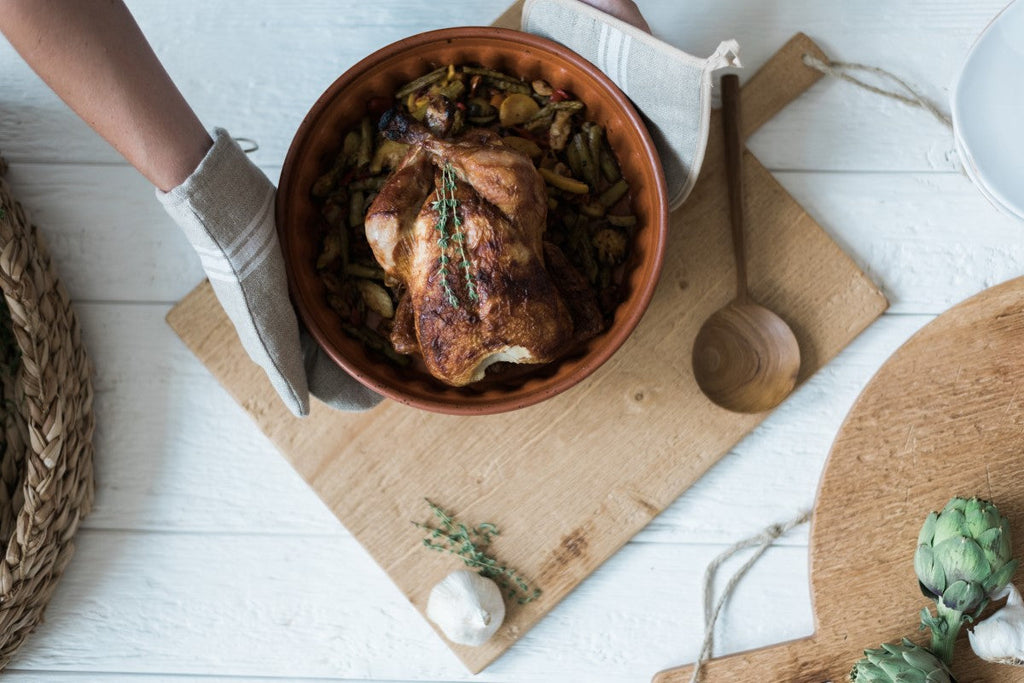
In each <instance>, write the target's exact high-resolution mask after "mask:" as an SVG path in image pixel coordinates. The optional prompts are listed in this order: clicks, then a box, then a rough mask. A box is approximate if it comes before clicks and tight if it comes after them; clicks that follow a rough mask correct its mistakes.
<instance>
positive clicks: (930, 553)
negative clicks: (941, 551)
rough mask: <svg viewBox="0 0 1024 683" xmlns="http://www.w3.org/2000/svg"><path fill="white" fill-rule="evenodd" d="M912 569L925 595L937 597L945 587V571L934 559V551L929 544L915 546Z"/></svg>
mask: <svg viewBox="0 0 1024 683" xmlns="http://www.w3.org/2000/svg"><path fill="white" fill-rule="evenodd" d="M914 571H915V572H916V573H917V580H918V583H919V584H920V585H921V591H922V592H923V593H924V594H925V596H926V597H930V598H934V597H937V596H938V595H939V594H941V593H942V591H943V590H944V589H945V588H946V572H945V571H944V570H943V569H942V565H941V564H939V563H937V562H936V561H935V551H934V550H932V547H931V546H929V545H919V546H917V552H915V553H914Z"/></svg>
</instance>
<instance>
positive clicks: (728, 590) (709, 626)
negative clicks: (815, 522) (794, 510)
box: [690, 510, 811, 683]
mask: <svg viewBox="0 0 1024 683" xmlns="http://www.w3.org/2000/svg"><path fill="white" fill-rule="evenodd" d="M810 519H811V511H810V510H804V511H803V512H801V513H800V514H799V515H797V516H796V517H794V518H793V519H791V520H789V521H788V522H784V523H782V524H773V525H771V526H770V527H768V528H767V529H765V530H764V531H762V532H761V533H759V534H758V535H756V536H753V537H751V538H747V539H744V540H742V541H740V542H739V543H736V544H735V545H733V546H732V547H730V548H728V549H727V550H725V551H724V552H723V553H722V554H721V555H719V556H718V557H716V558H715V559H714V560H712V561H711V564H709V565H708V568H707V569H706V570H705V571H704V643H703V644H702V645H701V648H700V655H699V656H698V657H697V663H696V664H694V665H693V674H692V675H691V676H690V683H697V681H698V680H700V674H701V670H702V669H703V668H704V665H705V664H706V663H707V662H708V660H709V659H711V649H712V647H713V646H714V640H715V622H716V621H718V615H719V614H721V612H722V607H723V606H725V603H726V601H728V599H729V597H730V596H731V595H732V592H733V590H735V589H736V585H737V584H739V582H740V580H741V579H742V578H743V576H744V575H745V574H746V573H747V572H748V571H749V570H750V568H751V567H753V566H754V564H756V563H757V561H758V560H759V559H761V556H762V555H764V554H765V551H767V550H768V548H770V547H771V546H772V544H773V543H775V541H776V540H778V538H779V537H781V536H783V535H785V534H786V533H787V532H789V531H790V530H791V529H793V528H795V527H798V526H800V525H801V524H804V523H806V522H808V521H810ZM755 547H756V548H757V550H756V551H754V554H753V555H751V556H750V559H749V560H747V561H746V562H745V563H744V564H743V566H742V567H740V568H739V569H737V570H736V573H735V574H733V575H732V578H730V579H729V583H727V584H726V585H725V588H724V589H723V590H722V595H721V597H719V598H718V602H717V603H716V604H715V605H714V606H712V602H713V599H712V596H713V595H714V590H715V573H716V572H717V571H718V568H719V567H720V566H722V563H724V562H725V561H726V560H728V559H729V558H730V557H732V556H733V555H735V554H736V553H738V552H740V551H741V550H746V549H747V548H755Z"/></svg>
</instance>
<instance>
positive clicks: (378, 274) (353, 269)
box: [345, 263, 384, 282]
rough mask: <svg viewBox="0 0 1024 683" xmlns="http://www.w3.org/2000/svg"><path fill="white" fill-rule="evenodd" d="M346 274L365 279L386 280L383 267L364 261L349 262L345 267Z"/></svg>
mask: <svg viewBox="0 0 1024 683" xmlns="http://www.w3.org/2000/svg"><path fill="white" fill-rule="evenodd" d="M345 275H350V276H352V277H361V278H363V279H365V280H380V281H381V282H383V281H384V270H383V269H381V268H374V267H371V266H367V265H363V264H362V263H349V264H348V265H347V266H346V267H345Z"/></svg>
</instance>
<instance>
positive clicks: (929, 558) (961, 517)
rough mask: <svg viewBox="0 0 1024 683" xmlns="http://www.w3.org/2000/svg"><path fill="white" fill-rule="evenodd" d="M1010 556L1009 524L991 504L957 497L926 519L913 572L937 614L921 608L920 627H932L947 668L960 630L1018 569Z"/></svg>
mask: <svg viewBox="0 0 1024 683" xmlns="http://www.w3.org/2000/svg"><path fill="white" fill-rule="evenodd" d="M1010 553H1011V547H1010V525H1009V522H1008V521H1007V519H1006V517H1003V516H1002V515H1000V514H999V510H997V509H996V506H995V505H993V504H992V503H990V502H988V501H985V500H980V499H978V498H971V499H970V500H968V499H965V498H953V499H952V500H950V501H949V503H947V504H946V507H945V508H943V510H942V512H939V513H935V512H933V513H931V514H930V515H928V519H926V520H925V523H924V526H923V527H922V528H921V533H920V535H919V536H918V539H917V552H916V553H915V554H914V570H915V571H916V572H917V578H918V582H919V584H920V586H921V592H922V593H924V594H925V596H927V597H929V598H932V599H933V600H935V606H936V616H934V617H933V616H932V615H931V613H930V612H929V611H928V610H927V609H924V610H922V611H921V625H922V628H924V627H928V628H931V630H932V651H933V652H934V653H935V654H936V655H938V656H939V657H941V658H942V661H944V662H945V663H946V664H949V663H950V662H951V661H952V658H953V642H954V641H955V640H956V636H957V633H958V632H959V631H960V626H961V625H962V624H963V623H964V622H965V621H973V620H974V619H975V618H977V617H978V615H979V614H981V611H982V610H983V609H985V606H986V605H988V602H989V600H990V599H991V598H992V595H993V594H994V593H998V592H999V591H1001V590H1002V589H1003V588H1004V587H1005V586H1006V584H1007V583H1009V581H1010V578H1011V577H1012V576H1013V573H1014V571H1016V569H1017V560H1014V559H1012V558H1011V556H1010Z"/></svg>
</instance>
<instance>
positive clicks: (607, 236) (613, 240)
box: [593, 228, 629, 265]
mask: <svg viewBox="0 0 1024 683" xmlns="http://www.w3.org/2000/svg"><path fill="white" fill-rule="evenodd" d="M593 241H594V249H596V250H597V259H598V261H600V262H601V263H605V264H608V265H615V264H617V263H622V261H623V260H624V259H625V258H626V249H627V248H628V247H629V241H628V240H627V239H626V236H625V235H623V234H622V233H621V232H619V231H618V230H613V229H612V228H604V229H602V230H598V231H597V234H595V235H594V240H593Z"/></svg>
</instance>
